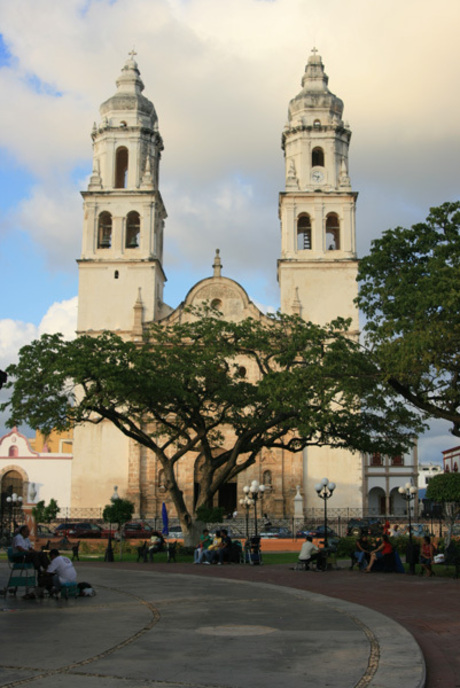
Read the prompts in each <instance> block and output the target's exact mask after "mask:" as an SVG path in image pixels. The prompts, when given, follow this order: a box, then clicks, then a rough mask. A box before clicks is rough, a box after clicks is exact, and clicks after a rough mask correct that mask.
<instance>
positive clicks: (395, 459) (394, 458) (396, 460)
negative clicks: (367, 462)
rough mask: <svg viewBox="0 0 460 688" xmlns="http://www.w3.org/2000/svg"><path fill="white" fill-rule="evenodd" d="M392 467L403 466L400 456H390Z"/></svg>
mask: <svg viewBox="0 0 460 688" xmlns="http://www.w3.org/2000/svg"><path fill="white" fill-rule="evenodd" d="M391 465H392V466H404V461H403V457H402V456H392V457H391Z"/></svg>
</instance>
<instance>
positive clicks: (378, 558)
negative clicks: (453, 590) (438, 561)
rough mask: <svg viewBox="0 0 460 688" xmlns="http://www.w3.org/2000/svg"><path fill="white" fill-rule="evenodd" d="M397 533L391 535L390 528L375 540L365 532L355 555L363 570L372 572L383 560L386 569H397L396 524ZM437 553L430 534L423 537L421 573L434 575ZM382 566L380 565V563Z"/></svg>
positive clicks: (358, 542) (360, 538) (359, 540)
mask: <svg viewBox="0 0 460 688" xmlns="http://www.w3.org/2000/svg"><path fill="white" fill-rule="evenodd" d="M394 529H395V530H396V534H393V535H391V531H389V528H388V529H386V530H387V532H385V530H384V532H383V534H382V535H381V536H379V537H377V538H375V540H370V539H369V538H368V536H367V534H366V533H363V534H362V535H361V536H360V537H359V538H358V540H357V541H356V548H355V552H354V557H355V559H356V561H357V563H358V566H359V568H360V570H361V571H364V572H365V573H371V571H372V570H373V569H376V568H378V565H377V562H381V564H382V568H383V570H384V571H390V570H393V571H394V570H397V565H396V561H395V551H396V550H395V548H394V547H393V545H392V543H391V540H390V535H391V537H398V536H399V532H398V527H397V526H394ZM434 555H435V550H434V547H433V544H432V543H431V539H430V536H429V535H425V536H424V538H423V543H422V548H421V552H420V564H421V567H422V571H421V573H422V574H423V573H426V575H427V576H433V575H434V574H433V570H432V563H433V558H434ZM379 566H380V565H379Z"/></svg>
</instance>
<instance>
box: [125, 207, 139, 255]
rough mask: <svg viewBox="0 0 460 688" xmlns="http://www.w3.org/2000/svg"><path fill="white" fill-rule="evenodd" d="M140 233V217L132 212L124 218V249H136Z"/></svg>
mask: <svg viewBox="0 0 460 688" xmlns="http://www.w3.org/2000/svg"><path fill="white" fill-rule="evenodd" d="M140 232H141V217H140V215H139V213H136V211H135V210H132V211H131V212H130V213H128V216H127V218H126V248H138V247H139V236H140Z"/></svg>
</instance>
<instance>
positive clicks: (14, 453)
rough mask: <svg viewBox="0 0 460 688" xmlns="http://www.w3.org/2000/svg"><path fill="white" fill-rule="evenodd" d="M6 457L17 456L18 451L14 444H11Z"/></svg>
mask: <svg viewBox="0 0 460 688" xmlns="http://www.w3.org/2000/svg"><path fill="white" fill-rule="evenodd" d="M8 456H19V449H18V447H17V445H16V444H12V445H11V447H10V448H9V449H8Z"/></svg>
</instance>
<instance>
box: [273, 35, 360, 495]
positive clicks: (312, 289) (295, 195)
mask: <svg viewBox="0 0 460 688" xmlns="http://www.w3.org/2000/svg"><path fill="white" fill-rule="evenodd" d="M317 53H318V51H317V50H316V49H313V51H312V55H311V56H310V57H309V59H308V63H307V66H306V67H305V74H304V76H303V79H302V90H301V91H300V93H299V94H298V95H297V96H296V97H295V98H293V99H292V100H291V102H290V103H289V111H288V121H287V124H286V126H285V128H284V131H283V136H282V148H283V151H284V157H285V165H286V168H285V169H286V172H285V174H286V183H285V190H284V191H282V192H281V193H280V197H279V215H280V220H281V258H280V259H279V261H278V281H279V284H280V290H281V310H282V312H284V313H293V314H294V313H295V314H297V315H300V316H301V317H302V318H303V319H304V320H311V321H312V322H314V323H317V324H318V325H324V324H326V323H327V322H330V321H331V320H334V319H335V318H337V317H338V316H341V317H343V318H351V326H350V333H351V334H352V335H353V336H355V337H357V336H358V332H359V323H358V309H357V307H356V306H355V304H354V299H355V297H356V296H357V294H358V287H357V282H356V276H357V269H358V261H357V258H356V236H355V206H356V198H357V195H358V194H357V193H356V192H354V191H352V188H351V183H350V178H349V176H348V148H349V145H350V138H351V131H350V129H349V128H348V125H347V124H344V122H343V121H342V113H343V102H342V101H341V100H340V98H337V96H335V95H334V94H333V93H331V92H330V91H329V88H328V77H327V75H326V74H325V72H324V66H323V63H322V60H321V57H320V56H319V55H318V54H317ZM324 475H328V476H333V478H334V482H336V483H337V484H339V485H340V490H337V492H336V493H335V494H334V506H335V507H345V506H347V507H350V506H353V507H361V506H362V492H361V491H362V460H361V456H360V455H359V454H358V453H356V454H352V453H351V452H349V451H347V450H345V449H333V448H331V447H328V446H324V447H314V446H313V447H307V448H306V449H304V452H303V497H304V504H305V507H312V506H317V502H318V498H317V494H316V490H315V484H317V483H318V482H319V481H320V480H321V478H322V477H323V476H324Z"/></svg>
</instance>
